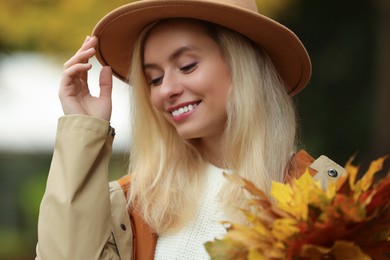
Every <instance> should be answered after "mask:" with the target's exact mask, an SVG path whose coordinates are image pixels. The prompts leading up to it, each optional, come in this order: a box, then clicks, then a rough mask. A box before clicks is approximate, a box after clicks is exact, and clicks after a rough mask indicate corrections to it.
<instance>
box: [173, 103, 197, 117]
mask: <svg viewBox="0 0 390 260" xmlns="http://www.w3.org/2000/svg"><path fill="white" fill-rule="evenodd" d="M197 106H198V105H197V104H193V105H188V106H185V107H181V108H179V109H176V110H174V111H172V112H171V114H172V116H179V115H181V114H183V113H186V112H189V111H192V110H193V109H194V108H196V107H197Z"/></svg>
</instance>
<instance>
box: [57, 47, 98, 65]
mask: <svg viewBox="0 0 390 260" xmlns="http://www.w3.org/2000/svg"><path fill="white" fill-rule="evenodd" d="M95 52H96V51H95V48H89V49H87V50H84V51H82V52H79V53H76V54H75V55H74V56H73V57H71V58H70V59H69V60H68V61H66V62H65V63H64V66H63V68H64V70H66V69H68V68H69V67H71V66H73V65H75V64H77V63H87V62H88V60H89V58H92V57H93V55H95Z"/></svg>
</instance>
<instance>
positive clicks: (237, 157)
mask: <svg viewBox="0 0 390 260" xmlns="http://www.w3.org/2000/svg"><path fill="white" fill-rule="evenodd" d="M169 20H172V19H169ZM174 20H175V21H176V20H177V21H182V20H185V21H187V22H193V23H198V24H200V25H201V26H203V28H204V29H205V32H206V33H207V34H208V35H209V36H210V37H211V38H212V39H214V40H215V41H216V43H217V44H218V45H219V46H220V50H221V53H222V55H223V57H224V58H225V60H226V62H227V64H228V66H229V68H230V71H231V77H232V82H231V86H230V93H229V97H228V106H227V108H226V109H227V118H228V119H227V124H226V129H225V132H224V134H223V136H224V137H223V140H224V142H223V144H224V149H223V155H222V157H223V161H224V168H225V169H229V171H231V172H233V173H235V174H239V175H240V176H242V177H244V178H246V179H248V180H250V181H252V182H253V183H255V184H256V185H257V186H258V187H260V188H261V189H263V190H265V191H269V189H270V185H271V181H272V180H274V181H283V178H284V173H285V170H286V166H287V164H288V161H289V159H290V157H291V155H292V154H293V153H294V152H295V135H296V114H295V108H294V105H293V102H292V99H291V97H290V96H289V95H288V94H287V93H286V90H285V87H284V84H283V82H282V80H281V79H280V77H279V76H278V73H277V72H276V70H275V68H274V66H273V64H272V62H271V60H270V58H269V57H268V56H267V54H266V53H265V52H264V51H263V50H262V49H261V48H259V47H258V46H257V45H255V44H254V43H253V42H251V41H250V40H249V39H247V38H246V37H244V36H242V35H240V34H238V33H237V32H234V31H232V30H230V29H227V28H224V27H221V26H218V25H215V24H211V23H207V22H203V21H198V20H191V19H174ZM163 21H165V20H163ZM158 23H161V21H160V22H157V23H155V24H152V25H150V26H149V27H147V28H145V29H144V30H143V32H141V34H140V36H139V38H138V40H137V43H136V45H135V47H134V52H133V57H132V69H131V73H130V78H131V85H133V87H134V88H133V95H132V100H131V104H132V146H131V153H130V169H129V172H130V173H131V189H130V193H129V207H132V208H133V209H135V210H137V212H138V213H139V214H140V215H141V216H142V217H143V218H144V220H145V222H146V223H147V224H148V225H149V226H150V227H151V228H152V229H153V230H154V231H155V232H156V233H163V232H168V231H173V230H176V229H178V228H180V227H182V226H183V225H185V223H187V221H189V220H190V219H191V217H192V216H194V215H195V214H196V211H197V205H198V198H199V197H200V196H199V191H200V190H201V188H202V183H203V173H204V169H205V166H206V165H207V162H206V161H205V160H204V159H203V158H202V155H201V154H200V153H199V152H198V151H197V150H196V149H195V147H194V145H193V144H192V141H191V140H184V139H182V138H181V137H180V136H178V134H177V132H176V130H175V128H174V127H173V126H172V125H171V124H170V123H169V122H168V121H167V120H166V119H165V118H164V117H163V116H162V114H160V112H159V111H158V110H156V109H155V108H154V107H153V106H152V105H151V103H150V90H149V86H148V84H147V82H146V80H145V76H144V71H143V45H144V42H145V39H146V37H147V35H148V34H149V32H150V31H151V30H152V29H153V28H154V27H155V26H156V24H158ZM220 198H221V200H222V202H223V205H224V208H225V210H226V213H227V214H228V215H229V216H230V217H231V218H232V219H237V220H239V219H240V215H239V214H240V213H239V211H238V210H237V208H241V207H243V206H244V205H243V203H244V199H245V194H244V193H243V191H242V190H241V188H239V187H238V186H237V185H234V184H232V183H227V184H225V186H224V187H223V188H222V190H221V192H220Z"/></svg>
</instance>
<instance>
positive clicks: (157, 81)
mask: <svg viewBox="0 0 390 260" xmlns="http://www.w3.org/2000/svg"><path fill="white" fill-rule="evenodd" d="M162 79H163V77H158V78H155V79H152V80H151V81H150V82H149V85H150V86H153V87H154V86H158V85H160V84H161V83H162Z"/></svg>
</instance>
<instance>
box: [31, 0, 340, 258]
mask: <svg viewBox="0 0 390 260" xmlns="http://www.w3.org/2000/svg"><path fill="white" fill-rule="evenodd" d="M227 2H229V1H216V0H213V1H210V0H209V1H170V0H168V1H156V0H151V1H140V2H136V3H132V4H129V5H125V6H123V7H121V8H119V9H117V10H114V11H113V12H111V13H110V14H108V15H107V16H106V17H105V18H103V19H102V21H100V22H99V24H98V25H97V27H96V28H95V30H94V36H93V37H87V39H86V41H85V42H84V44H83V45H82V47H81V48H80V50H79V51H78V52H77V53H76V54H75V55H74V56H73V57H72V58H71V59H70V60H69V61H68V62H66V63H65V65H64V74H63V77H62V80H61V84H60V94H59V96H60V100H61V104H62V107H63V110H64V114H65V116H64V117H62V118H61V119H60V121H59V126H58V133H57V139H56V147H55V150H54V155H53V161H52V165H51V169H50V173H49V177H48V184H47V188H46V192H45V195H44V198H43V200H42V204H41V209H40V218H39V225H38V226H39V231H38V232H39V233H38V234H39V237H38V238H39V243H38V246H37V259H130V258H133V259H207V258H208V256H207V253H206V251H205V249H204V247H203V244H204V243H205V242H207V241H209V240H212V239H214V238H216V237H220V236H222V235H223V234H224V233H225V229H224V227H223V226H222V224H220V221H222V220H231V221H241V222H243V223H245V221H244V220H243V217H242V216H241V215H240V211H238V210H237V209H238V208H240V207H244V202H245V199H246V194H244V193H243V191H242V190H241V189H240V188H239V187H237V186H236V185H234V184H232V183H229V182H227V181H226V180H225V179H224V178H223V172H228V173H232V174H239V175H240V176H242V177H244V178H246V179H249V180H250V181H252V182H254V183H255V184H256V185H257V186H259V187H260V188H262V189H263V190H265V191H267V190H269V188H270V183H271V181H283V180H289V179H291V178H292V177H296V176H299V174H301V173H303V170H304V169H305V168H306V167H309V166H310V168H311V170H312V173H313V174H316V173H317V174H316V178H319V179H322V182H323V183H326V182H327V178H328V177H327V175H326V174H327V173H326V169H328V168H329V167H331V168H332V169H334V168H337V169H338V170H339V171H340V168H339V166H337V165H336V164H334V163H332V162H331V161H330V160H328V159H327V158H325V157H322V158H319V159H318V160H316V161H315V162H314V163H313V159H312V158H311V157H310V156H309V155H307V154H306V153H304V152H300V153H297V148H296V147H295V135H296V118H295V110H294V106H293V103H292V100H291V96H292V95H294V94H296V93H298V92H299V91H300V90H301V89H302V88H303V87H304V86H305V85H306V84H307V82H308V80H309V78H310V60H309V58H308V56H307V53H306V51H305V49H304V47H303V45H302V44H301V42H300V41H299V39H298V38H297V37H296V36H295V35H294V34H293V33H292V32H291V31H289V30H288V29H287V28H285V27H283V26H282V25H280V24H278V23H277V22H275V21H273V20H270V19H269V18H266V17H264V16H262V15H260V14H258V13H257V11H256V5H255V1H250V0H241V1H230V2H231V3H227ZM94 55H96V56H97V57H98V59H99V61H100V62H101V63H102V64H103V65H105V67H103V69H102V71H101V74H100V95H99V97H92V96H91V95H90V94H89V90H88V84H87V71H88V70H89V69H90V68H91V65H90V64H88V59H89V58H91V57H92V56H94ZM112 73H113V74H114V75H115V76H117V77H118V78H120V79H122V80H124V81H129V80H128V78H129V79H130V83H131V85H132V86H133V92H134V95H133V100H132V101H131V104H132V106H133V111H132V112H133V116H132V146H131V155H130V169H129V173H130V174H129V176H128V177H125V178H122V179H120V180H118V181H116V182H112V183H111V184H110V191H109V190H108V189H107V188H108V187H107V165H108V161H109V157H110V154H111V143H112V139H113V136H114V131H113V129H112V128H111V127H110V126H109V121H110V116H111V90H112V80H111V75H112ZM312 163H313V164H312ZM332 173H334V171H332ZM130 179H131V180H130Z"/></svg>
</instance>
